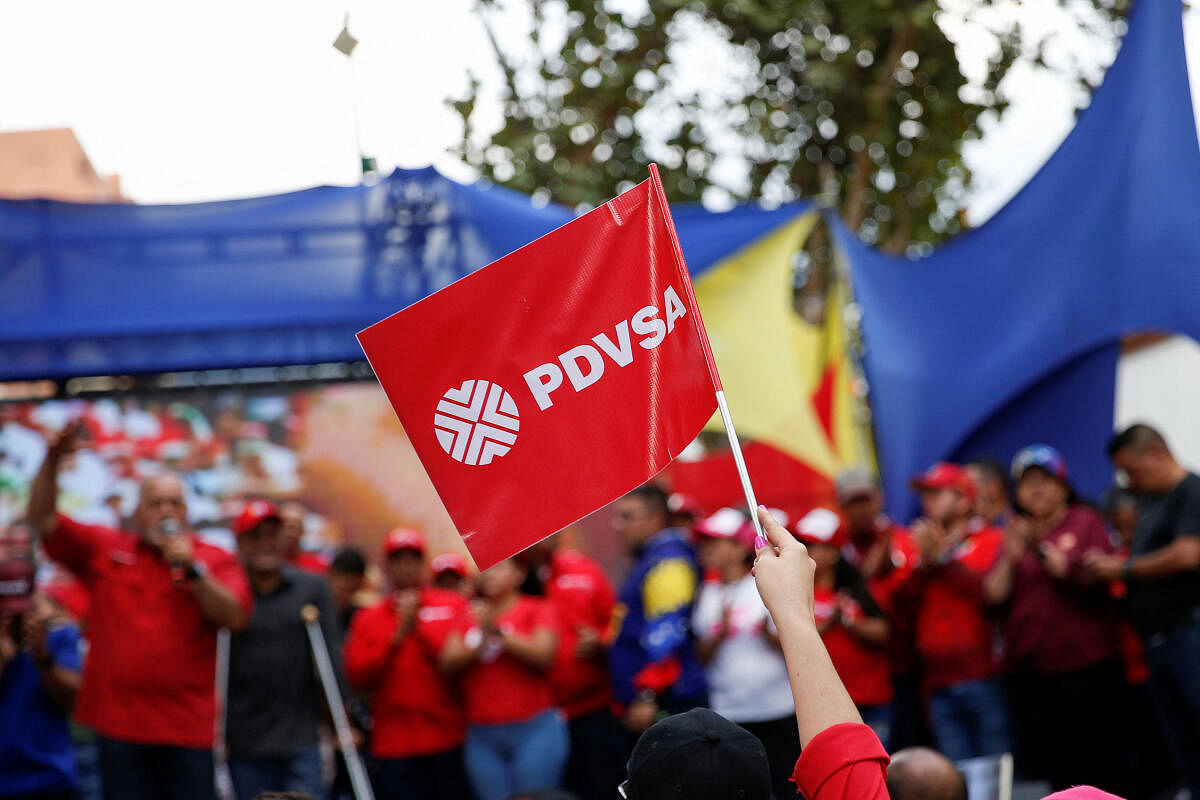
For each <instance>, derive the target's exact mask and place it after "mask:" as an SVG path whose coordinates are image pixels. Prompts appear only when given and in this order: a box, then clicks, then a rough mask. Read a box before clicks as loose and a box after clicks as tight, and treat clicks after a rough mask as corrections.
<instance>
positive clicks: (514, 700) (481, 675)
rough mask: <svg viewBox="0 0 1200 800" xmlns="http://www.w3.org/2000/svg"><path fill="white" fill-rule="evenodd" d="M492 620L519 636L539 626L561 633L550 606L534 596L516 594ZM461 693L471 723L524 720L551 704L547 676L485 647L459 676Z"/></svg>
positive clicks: (552, 701)
mask: <svg viewBox="0 0 1200 800" xmlns="http://www.w3.org/2000/svg"><path fill="white" fill-rule="evenodd" d="M495 622H496V627H498V628H500V629H501V630H505V629H506V628H509V629H511V630H512V631H513V632H514V633H517V634H519V635H521V636H529V635H530V634H532V633H533V632H534V631H535V630H538V629H540V628H550V629H551V630H553V631H554V632H555V633H556V634H559V635H561V633H560V631H559V625H558V619H557V615H556V614H555V613H554V607H553V606H552V605H550V603H548V602H546V601H545V600H541V599H540V598H536V597H527V596H522V597H520V598H519V599H518V600H517V602H516V603H514V604H513V606H512V607H511V608H509V609H508V611H506V612H504V613H503V614H501V615H499V616H498V617H496V620H495ZM463 695H464V697H465V698H466V703H467V721H468V722H470V723H471V724H472V725H504V724H507V723H509V722H525V721H526V720H529V719H532V718H533V717H535V716H537V715H538V714H540V713H541V712H543V711H545V710H546V709H548V708H551V707H553V706H554V693H553V691H552V690H551V688H550V676H549V675H547V674H545V673H542V672H538V671H537V670H535V669H534V668H533V667H530V666H527V665H526V664H524V663H522V662H520V661H518V660H517V659H516V658H514V657H513V656H510V655H509V654H508V653H505V652H502V651H499V650H493V651H490V652H489V651H486V650H485V653H484V655H483V656H482V658H481V659H480V660H479V661H478V662H476V663H475V664H474V665H473V666H472V667H471V669H470V670H469V671H468V672H467V674H466V675H465V676H463Z"/></svg>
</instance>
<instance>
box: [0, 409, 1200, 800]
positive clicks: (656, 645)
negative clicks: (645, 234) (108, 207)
mask: <svg viewBox="0 0 1200 800" xmlns="http://www.w3.org/2000/svg"><path fill="white" fill-rule="evenodd" d="M78 433H79V426H78V425H67V426H66V427H65V428H64V430H63V432H62V433H61V435H59V436H58V437H57V438H56V439H55V440H54V441H53V442H52V443H51V444H50V446H49V447H48V448H47V450H46V453H45V457H44V459H43V461H42V462H41V465H40V468H39V470H38V472H37V474H36V476H35V478H34V479H33V483H32V486H31V489H30V496H29V502H28V510H27V513H26V515H25V518H24V519H23V520H22V521H20V522H19V523H15V524H12V525H9V526H7V527H6V528H5V530H4V533H3V535H2V536H0V670H2V671H0V721H3V725H0V798H9V797H23V798H24V797H28V798H34V797H36V798H45V799H50V798H76V797H87V798H89V800H91V798H93V797H95V798H99V797H103V798H106V800H110V799H112V800H115V798H121V800H126V799H130V800H138V798H148V799H152V798H192V797H195V798H206V800H207V799H208V798H214V797H215V796H217V795H218V793H220V792H221V791H222V787H223V784H222V781H221V780H219V779H218V780H216V781H214V775H218V776H220V775H222V774H227V775H228V777H229V787H228V788H229V789H230V790H231V791H232V796H234V797H236V798H238V800H250V798H254V797H257V796H259V795H260V794H262V793H264V792H269V791H276V792H298V793H307V794H309V795H311V796H313V797H315V798H324V797H329V798H341V797H349V796H351V788H352V783H353V780H352V773H353V771H354V762H356V761H357V755H356V754H357V753H359V752H361V753H362V754H363V756H364V757H365V759H366V762H367V765H368V772H369V774H370V778H371V781H372V783H373V785H374V791H375V795H376V796H377V797H380V798H404V800H408V799H409V798H415V799H420V800H425V798H430V799H437V800H442V799H443V798H444V799H446V800H450V799H451V798H453V799H454V800H459V799H460V798H476V800H505V798H511V797H519V796H526V795H530V794H533V793H536V792H553V791H556V790H558V791H563V792H566V793H567V794H564V795H562V796H565V797H578V798H582V799H583V800H591V799H592V798H612V797H614V796H625V797H635V798H645V797H665V796H675V795H679V793H680V792H683V791H684V789H683V788H681V787H684V786H685V784H686V781H684V780H683V779H682V778H681V777H680V775H679V774H678V773H679V772H680V771H681V770H682V771H685V772H686V771H688V770H687V767H688V766H690V767H692V768H693V771H695V772H696V773H697V774H700V773H702V772H703V771H704V769H708V767H707V766H705V767H703V769H702V768H701V763H700V762H701V761H702V760H703V759H700V756H696V758H697V759H700V761H692V762H684V761H680V760H679V758H680V756H679V753H684V752H685V751H686V752H691V751H692V749H695V748H699V750H697V752H700V751H702V750H704V747H702V744H703V743H705V742H708V743H713V745H714V746H716V743H718V742H720V743H723V744H722V745H721V747H723V748H726V747H727V748H728V749H727V751H726V750H723V751H722V752H723V753H724V756H723V758H722V759H721V763H722V764H726V765H727V768H726V767H720V768H719V769H718V768H715V767H714V769H717V772H715V773H713V774H712V775H709V777H708V778H706V780H707V785H708V786H709V791H710V793H709V794H703V793H696V792H695V791H693V790H690V789H689V790H687V791H688V792H691V793H689V794H686V796H690V797H705V796H714V797H715V796H733V795H729V794H721V793H720V791H726V790H727V787H728V786H729V785H730V784H729V781H734V782H740V783H738V785H739V786H743V787H745V786H751V788H750V789H746V790H744V791H743V794H742V795H741V796H744V797H747V798H763V800H765V798H767V797H768V796H769V797H774V798H776V800H781V799H782V798H791V797H795V796H796V794H797V791H798V790H799V791H800V792H802V793H803V794H802V796H805V797H807V798H808V800H823V799H824V798H840V797H860V796H861V797H876V796H886V795H876V794H872V793H869V792H874V791H876V789H872V788H869V787H875V786H879V787H881V786H882V783H881V781H882V776H883V774H884V772H883V770H882V767H883V766H884V765H886V763H887V755H886V753H887V752H890V753H893V754H894V755H895V760H894V767H893V775H892V777H891V778H889V785H891V786H892V793H893V795H894V796H896V797H901V798H903V797H940V796H945V797H947V798H955V800H958V799H959V798H962V800H965V785H964V784H963V782H962V779H961V775H959V774H958V773H957V772H956V771H955V769H954V767H953V766H952V765H953V763H962V762H964V761H968V760H970V759H974V758H986V757H990V756H998V755H1001V754H1005V753H1012V754H1014V759H1015V765H1016V770H1017V773H1018V776H1020V777H1021V778H1024V779H1029V780H1042V781H1045V782H1047V783H1049V784H1050V786H1051V787H1052V788H1054V789H1065V788H1067V787H1070V786H1074V785H1077V784H1090V785H1093V786H1097V787H1100V788H1101V789H1103V790H1106V791H1109V792H1112V793H1114V794H1118V795H1121V796H1123V797H1126V798H1130V799H1131V800H1134V799H1135V798H1151V797H1156V796H1158V793H1160V792H1163V791H1167V790H1171V789H1173V788H1174V787H1175V786H1177V785H1178V786H1180V787H1183V788H1186V789H1188V790H1190V792H1191V796H1192V797H1195V798H1200V477H1198V476H1197V475H1194V474H1192V473H1190V472H1188V471H1187V470H1186V469H1185V468H1184V467H1183V466H1181V465H1180V464H1179V462H1178V461H1176V459H1175V458H1174V457H1173V456H1172V454H1171V451H1170V450H1169V448H1168V446H1167V443H1166V441H1165V440H1164V438H1163V437H1162V436H1161V434H1159V433H1158V432H1157V431H1155V430H1154V429H1153V428H1150V427H1148V426H1145V425H1136V426H1133V427H1131V428H1129V429H1127V430H1125V431H1122V432H1121V433H1119V434H1118V435H1117V436H1115V437H1114V438H1113V440H1112V442H1111V443H1110V446H1109V455H1110V456H1111V458H1112V460H1113V463H1114V465H1115V467H1116V468H1117V469H1118V470H1119V472H1120V473H1121V474H1122V475H1123V476H1124V477H1125V486H1124V487H1123V488H1120V489H1114V490H1113V491H1112V492H1110V493H1109V495H1108V496H1106V497H1105V498H1104V502H1103V504H1102V505H1101V506H1099V507H1097V506H1094V505H1091V504H1089V503H1087V502H1086V501H1084V500H1083V499H1082V498H1080V497H1079V496H1077V494H1076V493H1075V491H1074V489H1073V487H1072V484H1071V479H1070V472H1069V470H1068V466H1067V464H1066V463H1065V461H1064V460H1063V457H1062V456H1061V454H1059V453H1058V452H1057V451H1056V450H1055V449H1054V448H1052V447H1050V446H1047V445H1032V446H1030V447H1027V448H1025V449H1023V450H1022V451H1020V452H1019V453H1017V454H1016V456H1015V457H1014V459H1013V460H1012V464H1011V467H1010V468H1009V469H1004V468H1001V467H999V466H998V465H997V464H995V463H991V462H979V463H976V464H970V465H956V464H948V463H941V464H936V465H933V466H932V467H931V468H930V469H929V470H927V471H926V472H925V473H923V474H921V475H918V476H915V477H914V478H913V481H912V485H913V487H914V489H915V490H916V491H917V493H918V495H919V497H920V503H921V511H920V514H919V515H918V516H917V518H916V519H914V520H913V521H912V522H911V523H910V524H909V525H907V526H904V525H901V524H898V523H896V522H894V521H893V520H891V519H889V518H888V517H887V516H885V515H884V513H883V507H884V498H883V496H882V492H881V490H880V488H879V484H878V483H877V481H876V480H875V479H874V478H873V476H872V475H871V474H870V473H869V472H867V471H865V470H860V469H852V470H849V471H847V472H845V473H844V474H842V475H841V476H839V478H838V480H837V484H836V503H834V504H831V506H830V507H827V508H826V507H821V508H814V509H812V510H810V511H808V512H807V513H806V514H804V515H803V516H802V517H800V518H799V519H794V520H788V519H785V518H784V517H783V515H782V514H780V513H778V512H776V513H774V515H772V513H771V512H767V511H765V510H762V511H761V513H760V514H759V516H760V521H761V523H762V524H763V525H764V526H765V527H766V528H767V533H768V536H769V539H770V542H769V543H767V544H766V546H763V544H764V543H763V542H762V541H761V540H757V539H756V530H755V526H754V524H753V521H752V520H751V518H750V517H749V516H747V514H745V513H743V512H742V511H741V510H738V509H731V508H725V509H719V510H716V511H715V512H714V513H712V514H708V515H706V514H693V513H689V512H681V511H673V510H672V508H673V506H672V504H671V503H669V502H668V495H667V493H666V492H665V491H664V490H663V489H662V488H660V487H658V486H656V485H652V484H651V485H646V486H643V487H640V488H638V489H636V490H635V491H633V492H631V493H630V494H629V495H627V496H625V497H623V498H621V499H620V500H618V501H616V502H615V503H614V504H613V506H612V508H611V510H610V511H611V518H612V524H613V527H614V529H615V532H616V533H617V534H618V535H619V537H620V539H621V541H622V543H623V545H624V547H625V549H626V551H627V553H628V556H629V569H628V572H627V575H626V577H625V580H624V582H623V584H622V585H621V587H620V588H619V590H618V589H616V588H615V587H614V586H613V584H612V583H611V582H610V579H609V577H608V576H607V575H606V573H605V572H604V570H603V569H601V568H600V566H599V565H598V564H597V563H596V562H595V561H593V560H592V559H590V558H589V557H588V556H586V555H584V554H583V553H582V552H580V551H578V550H576V549H573V548H572V547H569V546H568V544H567V542H566V541H565V540H564V539H563V538H562V537H560V536H555V537H551V538H549V539H547V540H545V541H543V542H541V543H540V544H538V545H536V546H534V547H533V548H531V549H529V550H527V551H525V552H524V553H521V554H519V555H518V556H516V557H514V558H511V559H508V560H506V561H503V562H501V563H500V564H497V565H495V566H493V567H491V568H490V569H488V570H486V571H484V572H482V573H480V574H478V575H472V574H471V571H470V570H469V568H468V565H467V563H466V562H465V560H464V559H463V558H462V557H461V556H460V555H458V554H456V553H434V552H430V549H429V547H428V544H427V542H426V539H425V537H424V536H423V535H422V534H421V532H420V531H417V530H413V529H408V528H399V529H396V530H393V531H391V532H390V533H389V534H388V535H387V537H386V539H385V541H384V545H383V549H382V552H381V553H380V554H379V557H378V561H379V563H380V565H381V567H382V570H383V573H384V576H385V578H386V587H384V590H383V591H382V592H381V593H380V594H379V596H378V597H376V598H375V599H373V600H372V601H371V602H369V603H365V604H363V605H362V606H361V607H360V605H359V603H360V600H361V598H362V597H363V589H364V586H365V585H366V583H367V582H368V562H369V561H371V560H372V559H370V558H368V557H367V556H366V555H364V554H363V553H361V552H359V551H356V550H354V549H350V548H346V549H343V550H341V551H339V552H338V553H336V554H335V555H333V557H332V558H331V559H329V558H321V559H317V558H312V557H311V556H310V555H309V556H306V554H304V553H302V552H300V549H299V547H298V546H297V537H296V536H295V534H294V532H289V526H293V525H294V521H292V522H289V518H288V515H287V514H286V513H284V512H283V510H282V509H280V508H279V507H278V506H276V505H275V504H274V503H273V502H271V501H269V500H267V499H255V500H251V501H249V502H247V503H245V505H244V507H242V508H241V509H240V511H239V512H238V513H237V515H236V516H235V517H234V518H233V519H232V521H231V529H232V530H233V532H234V534H235V536H236V551H235V552H228V551H226V550H224V549H222V548H220V547H216V546H213V545H211V544H206V543H205V542H204V541H202V540H201V539H200V538H198V537H196V536H195V535H193V534H192V533H191V531H190V529H189V526H188V519H189V517H188V509H187V503H186V500H185V496H186V495H185V491H184V486H183V484H182V483H181V481H180V480H179V478H178V477H177V476H175V475H174V474H172V473H170V472H163V473H161V474H159V475H157V476H155V477H152V478H150V479H147V480H145V481H144V482H142V484H141V486H140V490H139V495H138V500H137V504H136V508H135V510H134V512H133V515H132V518H131V519H130V520H129V525H128V528H129V530H128V531H122V530H120V529H117V528H115V527H113V526H108V525H94V524H86V523H83V522H80V521H78V520H75V519H73V518H72V517H71V516H68V515H66V514H63V513H61V512H60V511H59V506H58V497H59V491H58V478H59V471H60V466H61V464H62V463H63V460H64V459H65V458H66V456H67V455H68V454H69V453H71V452H72V451H73V450H74V449H75V448H76V447H77V445H78V441H77V436H78ZM685 507H686V506H685ZM756 545H757V546H756ZM37 552H41V553H44V555H45V557H47V558H49V559H53V560H54V561H55V562H56V563H58V564H59V565H60V566H61V567H63V568H64V569H66V570H69V571H70V572H71V573H72V574H73V575H74V576H76V577H77V578H78V580H79V581H80V582H81V583H82V585H83V587H84V588H85V589H86V591H87V594H88V596H89V602H88V605H87V613H86V617H85V618H84V619H72V618H71V615H70V614H69V613H68V612H67V610H66V609H65V608H64V606H63V605H62V604H61V603H59V602H57V601H56V599H55V598H54V597H52V596H51V595H50V594H47V593H45V592H42V591H39V590H37V589H36V587H35V586H34V583H35V582H34V578H33V576H34V574H35V563H34V562H35V553H37ZM314 628H315V630H314ZM221 629H224V630H227V631H229V632H230V633H229V635H228V647H227V648H226V647H224V645H223V644H221V642H223V641H224V640H223V639H222V636H221V635H218V630H221ZM316 631H319V636H317V635H315V633H316ZM314 647H327V648H328V652H329V654H331V655H332V659H331V660H332V663H333V667H334V669H333V673H334V674H333V680H332V683H333V684H334V685H333V686H329V685H328V684H327V683H323V681H322V680H321V676H320V675H319V674H318V671H317V669H316V667H315V666H314V658H313V656H314V650H313V648H314ZM826 665H828V667H829V669H828V670H826ZM826 672H828V675H826ZM830 676H832V677H830ZM330 692H335V693H336V694H337V696H338V697H341V698H344V699H345V706H346V709H347V712H348V722H349V725H350V728H351V732H352V734H353V739H354V747H355V752H354V753H349V752H348V753H345V754H341V753H339V752H337V748H336V746H335V745H333V744H331V743H332V742H334V741H335V739H334V738H333V737H332V736H331V735H330V734H329V733H328V731H329V730H330V729H331V727H333V726H334V725H335V724H336V723H337V722H338V720H333V719H331V715H330V711H329V707H330V704H329V703H328V702H327V694H328V693H330ZM709 709H711V711H710V710H709ZM858 723H862V724H858ZM689 748H691V749H689ZM930 748H933V749H936V751H937V752H933V749H930ZM677 749H678V752H676V750H677ZM830 750H831V751H833V752H836V753H837V754H839V755H838V758H842V759H843V760H844V763H843V762H838V764H837V765H833V766H830V765H831V764H833V761H837V758H834V759H833V760H832V761H831V760H830V757H829V755H828V752H827V751H830ZM801 752H804V753H805V755H804V756H802V757H801V759H800V762H799V763H797V756H798V755H799V754H800V753H801ZM672 753H674V754H675V755H670V754H672ZM939 753H940V755H939ZM672 758H674V759H675V760H674V761H671V759H672ZM664 759H665V760H664ZM939 759H940V760H939ZM806 760H807V761H806ZM347 762H350V763H347ZM705 763H707V762H705ZM806 763H807V766H806ZM668 764H674V766H673V767H669V766H667V765H668ZM93 765H94V767H95V768H94V769H93ZM930 765H932V766H930ZM223 770H226V771H227V772H224V773H223ZM737 770H741V772H740V773H738V772H737ZM93 771H95V772H96V773H98V777H99V781H98V782H96V783H93V782H92V781H90V780H88V776H89V775H90V774H92V772H93ZM705 774H707V773H705ZM834 774H836V776H837V777H830V775H834ZM738 775H741V777H738ZM922 775H935V776H941V777H939V778H938V780H940V781H941V783H940V784H939V786H940V787H941V788H940V789H938V790H937V791H934V790H933V789H930V788H929V784H924V783H922V781H923V780H925V778H921V777H920V776H922ZM893 779H894V781H893ZM929 780H932V778H930V779H929ZM806 781H807V782H806ZM814 781H815V782H814ZM856 786H857V787H859V789H857V790H856V789H855V787H856ZM912 786H916V787H917V788H916V789H911V787H912ZM922 786H924V787H925V788H924V789H922V788H921V787H922ZM723 787H724V788H723ZM837 787H842V788H841V789H839V788H837ZM862 787H868V788H862ZM905 787H909V788H905ZM943 789H944V790H945V794H941V793H939V792H942V790H943ZM718 790H720V791H718ZM855 791H862V792H867V793H863V794H855ZM878 791H883V790H882V789H881V788H879V789H878ZM97 792H98V793H97ZM618 792H619V793H620V794H618ZM711 792H717V793H715V794H714V793H711ZM838 792H842V793H838ZM922 792H924V793H922ZM545 796H547V797H549V796H554V795H545ZM679 796H684V795H679Z"/></svg>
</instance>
